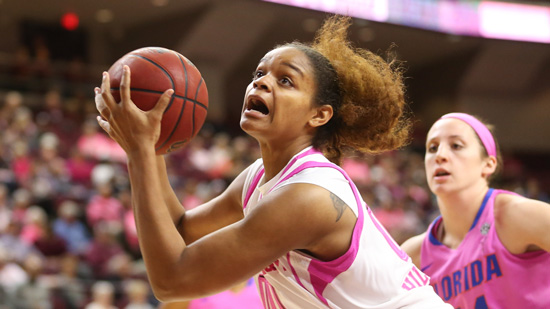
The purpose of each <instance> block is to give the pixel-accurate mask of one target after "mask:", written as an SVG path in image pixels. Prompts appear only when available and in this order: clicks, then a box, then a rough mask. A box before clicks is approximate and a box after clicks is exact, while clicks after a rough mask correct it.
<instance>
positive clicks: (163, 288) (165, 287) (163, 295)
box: [151, 280, 194, 303]
mask: <svg viewBox="0 0 550 309" xmlns="http://www.w3.org/2000/svg"><path fill="white" fill-rule="evenodd" d="M151 290H152V292H153V294H154V296H155V298H156V299H158V300H159V301H160V302H163V303H170V302H180V301H187V300H190V299H193V298H194V297H193V296H192V295H191V294H192V293H193V291H191V290H190V289H189V288H188V287H184V286H182V285H181V284H179V283H177V282H176V280H163V282H153V281H152V280H151Z"/></svg>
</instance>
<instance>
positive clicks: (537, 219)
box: [494, 194, 550, 254]
mask: <svg viewBox="0 0 550 309" xmlns="http://www.w3.org/2000/svg"><path fill="white" fill-rule="evenodd" d="M494 211H495V213H494V216H495V228H496V231H497V234H498V236H499V238H500V240H501V242H502V243H503V244H504V246H505V247H506V248H507V249H508V251H510V252H511V253H514V254H520V253H525V252H528V251H534V250H541V249H542V250H544V251H547V252H550V233H548V228H549V227H550V205H549V204H547V203H544V202H541V201H537V200H532V199H528V198H525V197H522V196H516V195H510V194H500V195H499V196H498V197H497V198H496V201H495V210H494Z"/></svg>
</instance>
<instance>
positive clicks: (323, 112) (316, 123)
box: [308, 104, 334, 128]
mask: <svg viewBox="0 0 550 309" xmlns="http://www.w3.org/2000/svg"><path fill="white" fill-rule="evenodd" d="M333 113H334V112H333V110H332V106H330V105H328V104H325V105H322V106H320V107H317V108H316V109H315V114H314V115H313V117H311V119H309V121H308V124H309V125H310V126H312V127H314V128H316V127H320V126H322V125H324V124H326V123H327V122H328V121H329V120H330V119H331V118H332V115H333Z"/></svg>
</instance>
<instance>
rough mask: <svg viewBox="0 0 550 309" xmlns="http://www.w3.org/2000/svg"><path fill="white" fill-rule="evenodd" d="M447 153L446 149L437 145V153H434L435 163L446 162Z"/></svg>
mask: <svg viewBox="0 0 550 309" xmlns="http://www.w3.org/2000/svg"><path fill="white" fill-rule="evenodd" d="M447 151H448V150H447V147H445V146H444V145H439V147H437V152H436V153H435V161H436V162H437V163H441V162H445V161H447Z"/></svg>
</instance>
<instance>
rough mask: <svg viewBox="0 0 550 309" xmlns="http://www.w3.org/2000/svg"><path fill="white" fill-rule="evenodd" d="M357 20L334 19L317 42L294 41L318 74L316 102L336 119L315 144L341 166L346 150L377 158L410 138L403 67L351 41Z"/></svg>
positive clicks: (320, 33) (325, 24) (402, 144)
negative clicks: (349, 35)
mask: <svg viewBox="0 0 550 309" xmlns="http://www.w3.org/2000/svg"><path fill="white" fill-rule="evenodd" d="M350 25H351V18H349V17H345V16H339V15H334V16H331V17H329V18H327V20H326V21H325V22H324V24H323V26H322V27H321V29H319V31H318V32H317V35H316V37H315V40H314V42H313V43H312V44H310V45H306V44H302V43H299V42H293V43H289V44H286V45H284V46H290V47H294V48H297V49H299V50H301V51H303V52H304V53H305V54H306V56H307V57H308V58H309V60H310V62H311V64H312V67H313V70H314V71H315V76H316V82H317V93H316V94H315V96H314V101H315V103H314V104H317V105H318V106H321V105H325V104H329V105H331V106H332V108H333V117H332V119H331V120H330V121H329V122H328V123H327V124H326V125H324V126H322V127H320V128H319V130H318V131H317V132H316V135H315V136H314V138H313V146H314V147H315V148H317V149H319V150H320V151H322V152H323V153H324V154H325V156H326V157H327V158H328V159H329V160H331V161H332V162H335V163H337V164H338V163H340V160H341V157H342V154H343V153H344V151H345V150H346V149H349V148H351V149H355V150H356V151H359V152H362V153H370V154H376V153H381V152H384V151H388V150H394V149H397V148H399V147H402V146H404V145H405V144H406V143H407V142H408V140H409V130H410V127H411V124H410V119H409V118H408V116H407V112H406V108H407V104H406V102H405V95H404V84H403V77H402V68H401V66H400V65H399V62H397V61H396V60H391V61H389V62H386V61H385V60H384V59H382V58H381V57H380V56H378V55H376V54H374V53H372V52H371V51H368V50H365V49H361V48H355V47H353V46H352V45H351V43H350V42H349V41H348V39H347V31H348V28H349V26H350Z"/></svg>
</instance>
